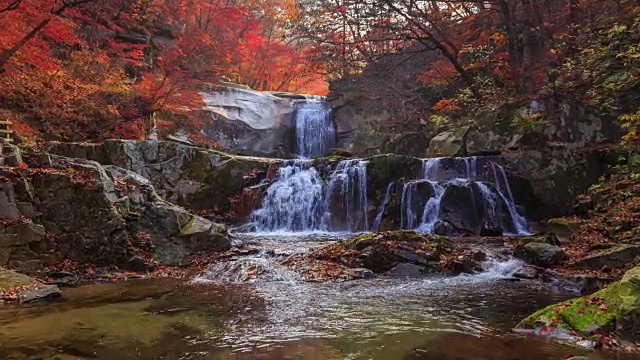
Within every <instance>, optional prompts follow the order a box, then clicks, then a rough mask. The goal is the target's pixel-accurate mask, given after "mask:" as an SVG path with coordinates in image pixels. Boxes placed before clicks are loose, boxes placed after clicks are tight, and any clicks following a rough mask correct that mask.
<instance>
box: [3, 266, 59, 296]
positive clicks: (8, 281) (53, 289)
mask: <svg viewBox="0 0 640 360" xmlns="http://www.w3.org/2000/svg"><path fill="white" fill-rule="evenodd" d="M61 295H62V293H61V292H60V289H59V288H58V287H57V286H55V285H43V284H41V283H40V282H38V281H37V280H36V279H34V278H31V277H29V276H26V275H23V274H19V273H17V272H15V271H11V270H7V269H4V268H2V267H0V299H5V300H12V301H20V302H22V303H31V302H36V301H45V300H53V299H57V298H59V297H60V296H61Z"/></svg>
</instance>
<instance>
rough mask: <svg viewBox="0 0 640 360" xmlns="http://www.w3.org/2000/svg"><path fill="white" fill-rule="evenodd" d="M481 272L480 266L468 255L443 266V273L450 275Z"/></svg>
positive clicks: (460, 256)
mask: <svg viewBox="0 0 640 360" xmlns="http://www.w3.org/2000/svg"><path fill="white" fill-rule="evenodd" d="M481 270H482V267H481V266H480V264H478V262H477V261H476V260H474V259H473V256H472V255H468V254H464V255H459V256H457V257H455V258H453V259H451V260H449V261H447V262H445V263H444V265H443V266H442V271H443V272H444V273H445V274H448V275H459V274H471V273H474V272H477V271H481Z"/></svg>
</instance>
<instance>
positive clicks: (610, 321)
mask: <svg viewBox="0 0 640 360" xmlns="http://www.w3.org/2000/svg"><path fill="white" fill-rule="evenodd" d="M639 279H640V267H636V268H634V269H632V270H630V271H628V272H627V274H625V276H624V277H623V278H622V280H621V281H619V282H616V283H613V284H611V285H609V286H608V287H607V288H605V289H603V290H600V291H598V292H596V293H594V294H592V295H589V296H585V297H580V298H577V299H572V300H567V301H565V302H562V303H559V304H555V305H551V306H548V307H546V308H544V309H542V310H539V311H537V312H535V313H534V314H532V315H530V316H528V317H527V318H525V319H524V320H522V321H521V322H520V323H519V324H518V326H517V327H519V328H534V329H535V328H541V327H544V326H555V327H557V328H560V329H563V330H567V331H576V332H578V333H580V334H583V335H589V334H591V333H594V332H599V331H605V332H606V331H611V330H614V326H615V324H616V320H619V319H621V317H622V316H623V315H621V314H626V313H629V312H632V311H637V308H638V307H640V289H639V288H638V286H637V284H636V283H637V282H638V280H639Z"/></svg>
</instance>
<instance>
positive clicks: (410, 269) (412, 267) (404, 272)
mask: <svg viewBox="0 0 640 360" xmlns="http://www.w3.org/2000/svg"><path fill="white" fill-rule="evenodd" d="M386 274H387V275H389V276H397V277H421V276H424V267H423V266H420V265H416V264H407V263H400V264H398V265H396V266H394V267H393V268H392V269H391V270H389V271H387V273H386Z"/></svg>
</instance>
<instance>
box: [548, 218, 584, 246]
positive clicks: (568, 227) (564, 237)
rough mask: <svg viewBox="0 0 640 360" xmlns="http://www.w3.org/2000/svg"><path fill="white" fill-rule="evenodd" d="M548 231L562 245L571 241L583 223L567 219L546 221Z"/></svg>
mask: <svg viewBox="0 0 640 360" xmlns="http://www.w3.org/2000/svg"><path fill="white" fill-rule="evenodd" d="M547 224H548V225H549V231H550V232H551V233H552V234H554V235H555V236H556V237H557V238H558V240H560V242H562V243H566V242H570V241H571V240H573V237H574V235H575V234H577V233H578V231H580V228H581V227H582V224H583V221H582V220H576V219H568V218H556V219H550V220H549V221H547Z"/></svg>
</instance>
